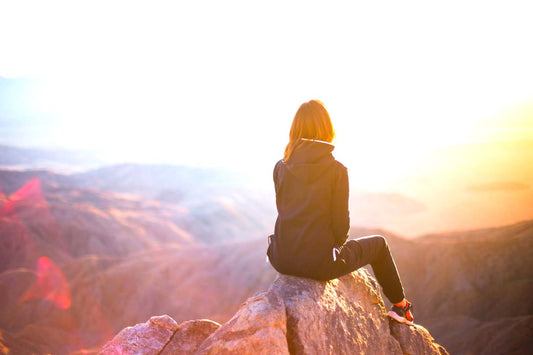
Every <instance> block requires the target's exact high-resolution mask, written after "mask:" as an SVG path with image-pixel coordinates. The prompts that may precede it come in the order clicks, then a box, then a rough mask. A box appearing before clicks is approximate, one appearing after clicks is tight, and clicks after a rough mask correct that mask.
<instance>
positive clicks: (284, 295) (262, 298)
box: [101, 269, 448, 355]
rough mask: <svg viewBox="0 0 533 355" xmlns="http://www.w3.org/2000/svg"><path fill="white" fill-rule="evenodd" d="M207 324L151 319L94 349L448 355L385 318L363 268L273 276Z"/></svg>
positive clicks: (425, 335) (418, 330)
mask: <svg viewBox="0 0 533 355" xmlns="http://www.w3.org/2000/svg"><path fill="white" fill-rule="evenodd" d="M155 320H157V322H156V321H155ZM159 323H162V324H163V325H160V324H159ZM212 323H214V322H210V321H207V320H201V321H189V322H185V323H182V324H181V325H180V326H173V324H175V322H173V321H172V319H170V318H169V317H168V316H163V317H155V318H152V319H150V321H149V322H147V323H144V324H140V325H137V326H135V327H133V328H126V329H125V330H123V331H122V332H120V333H119V334H118V335H117V336H116V337H115V338H114V339H113V340H112V341H111V342H110V343H108V344H107V345H106V346H105V347H104V349H103V350H102V352H101V354H115V353H120V351H122V350H124V351H128V353H131V354H159V353H161V354H198V355H200V354H201V355H207V354H431V355H433V354H434V355H447V354H448V353H447V351H446V350H445V349H444V348H443V347H442V346H440V345H439V344H436V343H435V342H434V340H433V338H432V337H431V335H430V334H429V332H428V331H427V330H426V329H424V328H423V327H421V326H418V325H413V326H408V325H405V324H399V323H396V322H394V321H392V320H390V319H389V318H388V317H387V315H386V312H385V304H384V302H383V299H382V298H381V295H380V292H379V286H378V284H377V282H376V281H375V279H374V278H373V277H372V276H371V275H370V274H369V273H368V271H366V270H365V269H360V270H358V271H355V272H353V273H351V274H349V275H346V276H343V277H341V278H339V279H335V280H331V281H327V282H321V281H315V280H311V279H305V278H300V277H295V276H286V275H279V276H278V278H277V279H276V280H275V281H274V283H273V284H272V285H271V286H270V288H269V290H268V291H266V292H263V293H259V294H257V295H255V296H254V297H251V298H249V299H248V300H247V301H246V302H245V303H244V304H242V305H241V307H240V308H239V310H238V311H237V313H236V314H235V315H234V316H233V317H232V318H231V319H230V320H229V321H228V322H226V323H225V324H223V325H222V326H220V327H218V325H217V324H216V323H215V324H212ZM154 324H155V325H154ZM147 328H149V329H147ZM152 328H153V329H152ZM161 328H162V329H161ZM150 329H151V330H150ZM165 330H167V331H165ZM146 337H148V338H149V339H146ZM204 339H205V340H204ZM143 347H145V348H144V349H143ZM157 347H159V348H158V349H159V350H157ZM106 351H107V352H106ZM158 351H159V352H158Z"/></svg>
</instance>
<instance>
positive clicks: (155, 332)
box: [99, 315, 178, 355]
mask: <svg viewBox="0 0 533 355" xmlns="http://www.w3.org/2000/svg"><path fill="white" fill-rule="evenodd" d="M177 329H178V324H177V323H176V321H175V320H174V319H172V318H170V317H169V316H166V315H164V316H158V317H152V318H150V320H148V321H147V322H146V323H142V324H137V325H135V326H133V327H128V328H125V329H123V330H122V331H121V332H120V333H118V335H117V336H115V337H114V338H113V340H111V341H110V342H108V343H107V344H106V345H105V346H104V348H103V349H102V351H100V353H99V354H100V355H113V354H117V355H121V354H146V355H152V354H153V355H157V354H159V353H160V351H161V350H162V349H163V347H164V346H165V345H166V344H167V343H168V342H169V341H170V339H171V337H172V335H174V333H175V331H176V330H177Z"/></svg>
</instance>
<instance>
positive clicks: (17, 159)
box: [0, 145, 109, 172]
mask: <svg viewBox="0 0 533 355" xmlns="http://www.w3.org/2000/svg"><path fill="white" fill-rule="evenodd" d="M104 164H109V161H108V160H106V158H105V156H103V155H102V154H97V153H94V152H89V151H81V150H67V149H42V148H19V147H13V146H6V145H0V167H2V168H4V169H6V168H10V169H17V170H21V169H53V170H55V171H64V172H73V171H80V170H86V169H89V168H94V167H97V166H102V165H104Z"/></svg>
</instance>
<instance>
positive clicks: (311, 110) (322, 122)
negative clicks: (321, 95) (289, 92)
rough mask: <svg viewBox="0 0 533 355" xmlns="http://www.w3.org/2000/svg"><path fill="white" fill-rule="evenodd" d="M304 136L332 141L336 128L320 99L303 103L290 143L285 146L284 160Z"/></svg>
mask: <svg viewBox="0 0 533 355" xmlns="http://www.w3.org/2000/svg"><path fill="white" fill-rule="evenodd" d="M302 138H305V139H314V140H319V141H324V142H328V143H331V142H333V139H334V138H335V130H334V129H333V125H332V124H331V118H330V117H329V113H328V111H327V110H326V108H325V107H324V104H323V103H322V102H321V101H318V100H311V101H308V102H305V103H303V104H302V105H301V106H300V108H299V109H298V111H297V112H296V115H294V119H293V121H292V126H291V131H290V133H289V144H287V147H286V148H285V154H284V156H283V160H284V161H287V160H288V159H289V158H290V156H291V154H292V152H293V151H294V149H295V148H296V146H297V145H298V144H299V143H300V142H301V140H302Z"/></svg>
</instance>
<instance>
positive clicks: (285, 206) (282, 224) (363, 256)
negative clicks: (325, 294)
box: [267, 100, 413, 324]
mask: <svg viewBox="0 0 533 355" xmlns="http://www.w3.org/2000/svg"><path fill="white" fill-rule="evenodd" d="M334 137H335V131H334V130H333V126H332V124H331V119H330V117H329V114H328V112H327V110H326V108H325V107H324V105H323V104H322V102H320V101H318V100H311V101H309V102H306V103H304V104H302V105H301V106H300V108H299V109H298V111H297V112H296V115H295V116H294V120H293V122H292V126H291V130H290V134H289V143H288V144H287V147H286V148H285V154H284V157H283V159H282V160H280V161H279V162H278V163H277V164H276V166H275V168H274V185H275V189H276V206H277V209H278V218H277V220H276V225H275V230H274V234H273V235H272V236H270V238H269V242H270V243H269V247H268V251H267V254H268V258H269V259H270V263H271V264H272V266H273V267H274V268H275V269H276V270H277V271H278V272H280V273H282V274H288V275H295V276H301V277H308V278H312V279H316V280H331V279H334V278H337V277H340V276H342V275H346V274H348V273H350V272H352V271H354V270H357V269H358V268H360V267H362V266H364V265H367V264H370V265H371V266H372V269H373V270H374V274H375V275H376V278H377V280H378V282H379V283H380V285H381V286H382V288H383V292H384V294H385V296H386V297H387V298H388V299H389V300H390V301H391V303H392V304H393V307H392V309H391V311H390V312H389V316H390V317H392V318H394V319H395V320H397V321H399V322H403V323H408V324H412V321H413V315H412V312H411V304H410V303H409V302H408V301H407V300H406V299H405V296H404V291H403V287H402V284H401V281H400V277H399V275H398V271H397V270H396V265H395V264H394V260H393V259H392V256H391V253H390V250H389V247H388V245H387V242H386V241H385V239H384V238H383V237H382V236H378V235H376V236H370V237H364V238H359V239H355V240H349V241H346V239H347V238H348V231H349V229H350V216H349V212H348V194H349V189H348V172H347V170H346V168H345V167H344V165H342V164H341V163H340V162H338V161H337V160H335V158H334V157H333V155H332V154H331V152H332V151H333V148H334V146H333V145H332V144H331V142H332V141H333V139H334Z"/></svg>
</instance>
